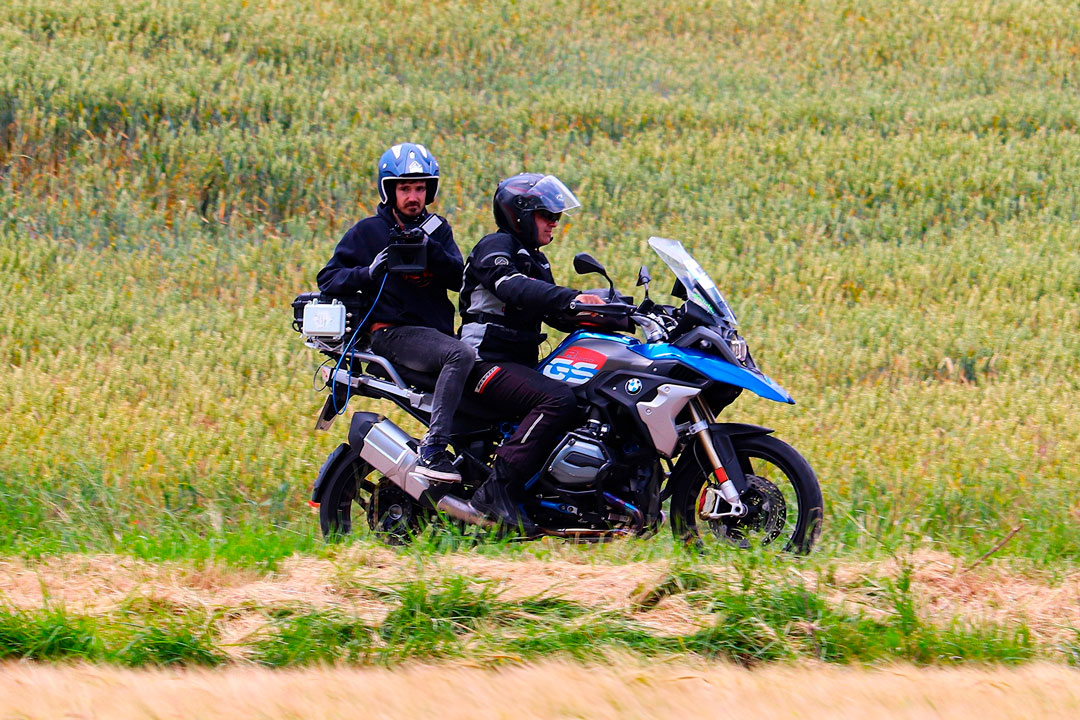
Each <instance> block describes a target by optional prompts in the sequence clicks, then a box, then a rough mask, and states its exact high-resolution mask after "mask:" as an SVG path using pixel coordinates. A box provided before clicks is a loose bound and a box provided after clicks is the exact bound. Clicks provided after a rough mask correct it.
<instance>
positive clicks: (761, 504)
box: [709, 475, 787, 545]
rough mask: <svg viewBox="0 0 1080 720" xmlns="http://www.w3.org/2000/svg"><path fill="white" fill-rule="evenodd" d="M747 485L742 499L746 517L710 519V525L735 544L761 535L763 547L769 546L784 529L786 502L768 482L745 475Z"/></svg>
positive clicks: (775, 487) (773, 485)
mask: <svg viewBox="0 0 1080 720" xmlns="http://www.w3.org/2000/svg"><path fill="white" fill-rule="evenodd" d="M746 482H747V489H746V492H745V493H744V494H743V496H742V501H743V504H745V505H746V509H747V513H746V515H744V516H743V517H727V518H723V519H722V520H710V521H709V526H710V527H711V528H712V531H713V532H714V533H716V534H717V535H719V536H720V537H723V538H726V539H727V540H728V541H730V542H733V543H735V544H738V545H744V544H746V541H747V540H748V539H749V536H750V535H751V534H753V535H758V536H760V537H761V544H762V545H768V544H769V543H771V542H772V541H773V540H775V539H776V538H778V537H779V536H780V533H781V532H783V530H784V525H785V523H786V522H787V501H786V500H784V493H782V492H781V491H780V488H779V487H777V486H776V484H775V483H773V482H772V481H770V480H766V479H765V478H763V477H758V476H757V475H747V476H746Z"/></svg>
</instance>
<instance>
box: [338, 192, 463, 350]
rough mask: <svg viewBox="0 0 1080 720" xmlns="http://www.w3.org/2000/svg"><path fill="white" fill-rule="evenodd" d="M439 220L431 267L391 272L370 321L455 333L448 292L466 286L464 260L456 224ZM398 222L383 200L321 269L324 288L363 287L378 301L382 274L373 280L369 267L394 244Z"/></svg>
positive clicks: (431, 249) (341, 291)
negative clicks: (392, 233) (411, 272)
mask: <svg viewBox="0 0 1080 720" xmlns="http://www.w3.org/2000/svg"><path fill="white" fill-rule="evenodd" d="M428 217H429V216H428V214H427V213H423V214H421V216H420V217H419V218H417V219H416V220H415V221H414V222H410V223H409V226H410V227H415V226H416V225H419V224H420V223H421V222H423V221H424V220H426V219H427V218H428ZM439 219H441V220H442V221H443V223H442V225H440V226H439V227H437V228H436V229H435V232H434V233H433V234H432V235H431V236H430V237H429V238H428V250H427V258H428V261H427V266H428V269H427V270H426V271H425V272H423V273H420V274H417V275H402V274H398V273H387V275H386V285H385V286H384V287H383V290H382V295H381V296H379V301H378V302H377V303H375V307H374V309H373V310H372V311H371V316H370V318H369V319H368V325H369V326H370V325H371V323H376V322H384V323H393V324H395V325H420V326H423V327H430V328H434V329H436V330H439V331H440V332H444V333H446V334H447V335H453V334H454V305H453V303H451V302H450V298H448V297H447V296H446V291H447V290H455V291H456V290H458V289H460V288H461V274H462V271H463V269H464V264H463V263H462V260H461V251H460V250H458V247H457V244H456V243H455V242H454V232H453V230H451V229H450V223H449V222H447V221H446V218H443V217H442V216H439ZM396 224H397V221H396V219H395V218H394V212H393V210H392V209H391V208H390V207H389V206H387V205H385V204H380V205H379V208H378V210H377V211H376V213H375V214H374V215H372V216H371V217H369V218H364V219H363V220H361V221H360V222H358V223H356V224H355V225H353V226H352V227H351V228H349V230H348V231H347V232H346V233H345V235H343V236H342V238H341V240H340V241H339V242H338V244H337V248H335V250H334V256H333V257H332V258H330V262H328V263H326V267H324V268H323V269H322V270H320V271H319V275H318V278H317V280H318V283H319V290H321V291H322V292H324V293H327V294H329V295H352V294H354V293H357V292H360V293H363V294H364V295H367V296H368V297H369V298H370V299H371V300H374V299H375V294H376V293H377V292H379V285H380V283H381V282H382V278H377V279H374V280H373V279H372V277H371V272H370V271H369V269H368V266H369V265H370V264H371V261H372V260H374V259H375V256H376V255H378V254H379V252H380V251H381V250H383V249H384V248H385V247H386V246H387V245H389V244H390V230H391V229H392V228H393V227H394V226H395V225H396ZM359 319H360V318H357V320H359Z"/></svg>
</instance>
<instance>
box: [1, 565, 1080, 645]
mask: <svg viewBox="0 0 1080 720" xmlns="http://www.w3.org/2000/svg"><path fill="white" fill-rule="evenodd" d="M906 562H907V563H908V564H909V565H910V566H911V567H912V589H913V592H914V595H915V597H916V598H917V600H918V602H919V605H920V607H921V608H923V611H924V614H925V615H927V616H928V617H929V618H930V619H931V620H933V619H940V620H941V621H942V622H947V621H951V620H953V619H954V618H961V619H964V620H970V621H974V622H980V621H992V622H994V623H996V624H1001V625H1010V624H1014V623H1020V622H1023V623H1024V624H1026V625H1027V627H1028V628H1029V629H1030V631H1031V633H1032V637H1033V638H1034V639H1036V640H1038V641H1040V642H1046V643H1054V642H1059V641H1061V640H1063V639H1066V638H1070V637H1072V636H1073V634H1072V632H1071V631H1070V630H1069V628H1070V627H1080V573H1073V574H1070V575H1067V576H1065V577H1064V578H1062V579H1059V580H1058V581H1051V580H1050V579H1049V578H1048V577H1043V576H1040V575H1037V574H1022V573H1019V572H1016V571H1014V570H1010V569H1009V568H1008V567H1007V566H1006V565H1003V564H1002V565H997V564H993V563H991V564H988V565H986V566H982V567H979V568H976V569H974V570H972V571H968V572H965V571H964V569H963V565H962V563H961V562H960V561H959V560H958V559H957V558H954V557H952V556H949V555H946V554H943V553H932V552H921V553H918V554H915V555H913V556H910V557H909V558H907V560H906ZM668 569H669V563H668V562H667V561H658V562H648V563H645V562H639V563H627V564H610V565H592V564H585V563H583V562H582V561H581V558H580V557H578V558H575V557H572V556H570V555H569V554H567V555H564V556H559V555H556V556H555V557H549V558H546V559H543V560H541V559H537V558H531V557H528V556H523V557H519V558H518V559H505V558H493V557H487V556H483V555H477V554H474V553H470V552H459V553H453V554H449V555H445V556H436V557H429V558H427V559H425V561H424V562H422V563H421V562H417V559H416V558H415V557H411V556H408V555H398V554H395V553H394V552H392V551H390V550H385V549H380V548H372V547H358V548H355V549H353V550H351V551H349V552H345V553H343V554H342V555H341V556H339V557H338V558H336V559H333V560H320V559H313V558H308V557H295V558H292V559H290V560H288V561H285V562H283V563H282V564H281V567H280V568H279V570H278V571H277V572H275V573H272V574H269V575H259V574H256V573H254V572H252V571H248V570H242V569H234V568H226V567H221V566H207V567H204V568H202V569H193V568H192V567H191V566H190V565H186V564H181V563H150V562H144V561H139V560H133V559H131V558H127V557H122V556H112V555H96V556H90V555H68V556H61V557H50V558H47V559H45V560H43V561H41V562H37V563H27V562H26V561H23V560H16V559H7V560H4V561H2V562H0V602H3V603H5V604H8V605H11V606H14V607H18V608H36V607H40V606H41V605H42V604H43V603H44V602H46V600H47V601H48V602H52V603H56V604H59V605H62V606H63V607H66V608H68V609H69V610H73V611H80V612H91V613H95V612H108V611H110V610H113V609H115V608H118V607H120V606H122V605H124V604H126V603H130V602H131V601H132V600H134V599H146V600H152V601H153V602H154V603H155V604H156V605H158V606H162V605H164V606H171V607H175V608H177V609H178V610H182V609H191V608H206V609H214V610H217V609H221V610H226V611H227V617H226V619H225V620H224V623H223V625H222V632H223V635H224V638H225V639H226V640H239V639H241V638H242V637H244V636H245V635H247V634H249V633H250V632H251V631H253V630H255V629H257V628H258V627H260V626H261V623H262V622H263V621H264V620H263V618H264V615H263V614H262V612H261V611H262V610H264V609H266V608H273V607H282V606H290V605H292V606H295V605H297V604H305V605H310V606H312V607H318V608H328V607H333V608H337V609H340V610H343V611H346V612H348V613H350V614H355V615H356V616H358V617H360V618H362V619H364V620H366V621H374V622H378V621H381V619H382V618H383V617H384V616H385V614H386V612H387V611H388V605H387V600H386V598H385V597H383V596H381V595H380V594H378V593H374V592H371V590H370V589H371V588H378V587H385V586H387V585H390V584H393V583H398V582H401V581H404V580H410V579H415V578H418V577H430V578H434V577H439V576H441V575H446V574H461V575H465V576H467V577H470V578H474V579H475V580H476V581H477V582H489V583H491V584H492V586H493V589H495V590H497V591H498V592H499V594H500V596H501V597H502V598H503V599H506V600H514V599H520V598H525V597H528V596H534V595H544V596H555V595H561V596H563V597H566V598H567V599H570V600H573V601H574V602H576V603H579V604H581V605H584V606H586V607H589V608H593V609H596V610H619V611H630V610H631V609H633V611H634V612H635V617H636V618H637V619H638V620H639V621H640V622H642V623H644V624H645V625H647V626H649V627H650V628H652V629H653V630H654V631H657V632H661V633H677V634H680V633H689V632H693V631H694V630H695V629H697V628H698V627H699V625H700V624H701V623H702V622H703V621H705V620H707V618H706V617H705V616H704V614H703V613H702V612H701V611H700V610H698V609H695V608H694V607H692V606H691V605H690V604H688V603H687V602H686V601H685V600H684V599H683V598H682V597H680V596H675V597H667V598H664V599H662V600H661V601H660V602H659V603H657V604H656V605H655V606H654V607H651V608H647V609H645V608H632V605H633V601H632V597H633V596H634V594H635V592H636V591H637V590H639V589H640V588H642V587H645V588H648V587H650V586H654V585H655V584H656V583H657V582H659V581H660V579H661V578H662V577H663V576H664V574H665V572H666V571H667V570H668ZM695 569H696V570H700V571H704V572H708V573H711V574H713V575H715V576H716V577H717V578H719V579H725V578H731V579H733V580H734V579H735V578H736V577H737V571H736V569H735V568H733V567H732V566H730V565H721V564H709V565H707V564H701V565H698V566H696V567H695ZM780 572H785V573H791V574H792V575H796V576H798V577H801V578H802V580H803V581H804V582H806V583H808V584H810V585H812V586H816V587H822V589H823V591H824V592H825V593H826V594H827V595H828V597H829V600H830V601H831V602H834V603H837V604H847V605H850V606H853V607H858V608H860V609H862V610H864V611H866V612H868V613H870V614H874V613H881V614H885V613H888V612H891V606H890V605H889V604H888V603H887V602H885V603H883V602H882V596H883V595H884V593H883V592H882V591H881V587H882V586H881V583H882V582H883V581H885V580H886V579H888V578H892V577H895V576H896V575H897V573H898V572H899V564H898V563H896V562H893V561H888V562H883V563H878V564H869V563H854V562H849V563H844V564H841V565H839V566H836V567H833V568H831V569H829V570H813V569H809V568H798V567H796V566H792V567H790V568H786V569H781V570H780Z"/></svg>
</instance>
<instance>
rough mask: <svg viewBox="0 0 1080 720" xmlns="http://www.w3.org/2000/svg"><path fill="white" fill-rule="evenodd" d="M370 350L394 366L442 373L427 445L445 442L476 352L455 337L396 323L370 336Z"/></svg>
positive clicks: (432, 404) (425, 441)
mask: <svg viewBox="0 0 1080 720" xmlns="http://www.w3.org/2000/svg"><path fill="white" fill-rule="evenodd" d="M371 349H372V351H374V352H375V353H376V354H377V355H382V356H383V357H385V358H386V359H388V360H389V361H390V362H392V363H394V364H395V365H404V366H405V367H407V368H409V369H410V370H415V371H417V372H423V373H435V372H437V373H439V379H438V380H437V381H436V382H435V397H434V399H433V400H432V403H431V425H430V426H429V427H428V432H427V435H425V436H424V440H423V444H424V445H446V444H448V443H449V442H450V428H451V426H452V425H453V423H454V413H455V412H457V408H458V403H460V402H461V393H462V391H463V390H464V389H465V379H466V378H467V377H468V375H469V372H470V371H472V368H473V364H474V363H475V362H476V351H475V350H473V349H472V348H471V347H469V346H468V345H466V344H465V343H463V342H461V341H460V340H458V339H457V338H455V337H451V336H449V335H445V334H443V333H441V332H439V331H438V330H434V329H432V328H429V327H420V326H410V325H396V326H394V327H388V328H383V329H382V330H377V331H375V332H374V333H373V334H372V335H371Z"/></svg>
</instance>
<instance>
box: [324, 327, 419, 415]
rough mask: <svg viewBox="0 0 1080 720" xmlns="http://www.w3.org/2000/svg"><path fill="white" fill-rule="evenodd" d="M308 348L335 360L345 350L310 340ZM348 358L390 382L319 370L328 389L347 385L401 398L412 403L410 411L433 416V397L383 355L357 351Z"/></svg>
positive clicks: (349, 354)
mask: <svg viewBox="0 0 1080 720" xmlns="http://www.w3.org/2000/svg"><path fill="white" fill-rule="evenodd" d="M304 344H305V345H307V346H308V347H310V348H314V349H315V350H319V351H320V352H324V353H327V354H328V355H331V356H332V357H335V356H336V357H341V355H342V352H341V350H342V348H343V347H344V345H345V344H344V343H343V342H339V343H336V344H330V343H327V342H325V341H323V340H321V339H320V338H307V339H306V342H305V343H304ZM345 357H346V358H347V359H352V360H354V361H358V362H361V363H368V364H369V365H375V366H376V367H378V368H379V369H380V370H382V371H383V372H384V373H385V374H386V376H387V378H388V379H385V380H384V379H382V378H378V377H374V376H372V375H368V374H366V373H365V374H363V375H352V374H350V373H349V371H348V370H346V369H344V368H338V369H336V370H335V369H334V368H332V367H329V366H327V365H323V366H322V367H321V368H319V374H320V375H321V376H322V379H323V382H325V383H326V384H327V385H328V386H329V385H330V384H331V382H333V383H335V384H339V385H347V386H349V387H351V388H353V389H354V390H356V391H358V392H360V391H361V389H362V388H367V389H369V390H371V391H373V394H374V396H375V397H385V396H393V397H397V398H400V399H401V400H404V401H405V402H406V403H408V405H409V407H410V408H412V409H414V410H418V411H420V412H424V413H430V412H431V408H432V400H433V395H432V393H425V392H420V391H418V390H417V389H416V388H414V387H412V386H410V385H408V384H407V383H406V382H405V381H404V380H403V379H402V378H401V374H400V373H399V372H398V371H397V369H396V368H395V367H394V366H393V364H391V362H390V361H389V360H387V359H386V358H385V357H383V356H382V355H376V354H375V353H373V352H368V351H366V350H355V349H354V350H350V351H349V353H348V355H346V356H345ZM331 378H332V379H331ZM329 400H330V398H327V401H329Z"/></svg>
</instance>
